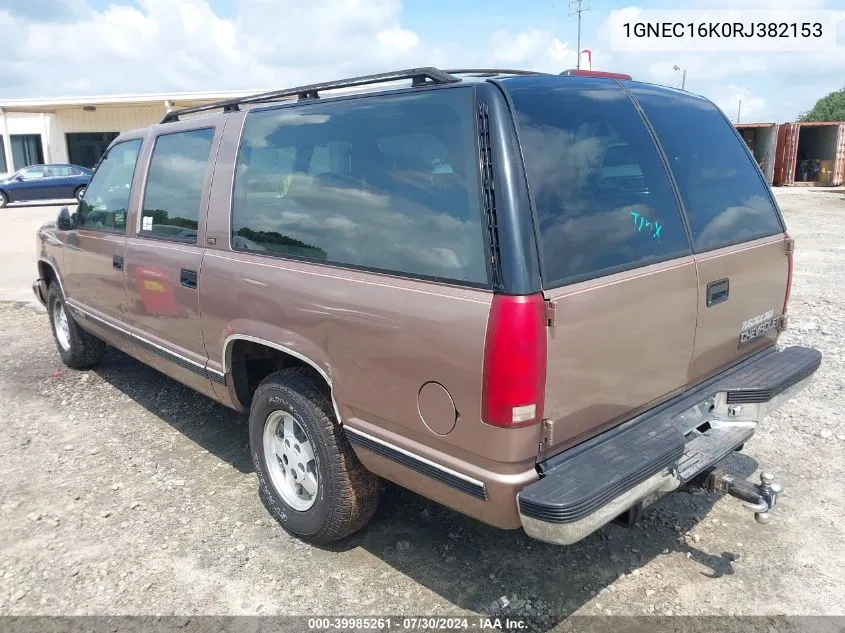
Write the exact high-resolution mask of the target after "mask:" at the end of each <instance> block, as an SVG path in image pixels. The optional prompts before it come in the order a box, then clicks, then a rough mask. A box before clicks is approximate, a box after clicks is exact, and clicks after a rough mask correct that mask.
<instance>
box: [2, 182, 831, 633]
mask: <svg viewBox="0 0 845 633" xmlns="http://www.w3.org/2000/svg"><path fill="white" fill-rule="evenodd" d="M777 193H778V197H779V198H780V201H781V205H782V207H783V209H784V213H785V215H786V217H787V221H788V224H789V228H790V232H791V234H792V235H793V236H794V237H796V239H797V251H796V255H795V262H796V263H795V266H796V272H795V281H794V287H793V294H792V300H791V303H790V314H791V330H790V331H789V332H787V333H786V334H785V335H784V336H783V339H782V341H783V343H785V344H794V343H802V344H808V345H813V346H816V347H818V348H820V349H821V350H822V351H823V352H824V353H825V359H824V363H823V365H822V368H821V370H820V371H819V372H818V374H817V378H816V379H815V381H814V382H813V383H812V385H811V386H810V388H809V389H808V390H806V391H804V392H803V393H801V394H800V395H798V396H797V397H796V398H795V399H793V400H791V401H790V402H789V403H788V404H787V405H786V406H785V407H784V408H782V409H780V410H779V411H777V412H776V413H775V414H774V415H773V416H772V417H770V418H769V419H768V420H767V423H766V424H765V425H764V427H763V428H762V429H761V430H759V431H758V434H757V435H756V436H755V438H754V439H753V440H752V441H751V442H749V444H748V445H747V447H746V454H745V455H734V456H732V457H731V458H730V460H731V465H732V467H733V468H734V469H736V470H737V471H738V472H740V473H742V474H744V475H746V476H748V477H754V478H755V479H756V474H755V473H756V472H757V471H758V470H759V468H760V467H763V466H765V467H766V468H767V469H771V470H773V471H774V472H776V474H777V475H778V478H779V480H780V481H781V482H782V483H783V484H784V485H785V487H786V490H785V493H784V494H783V496H782V497H781V500H780V501H779V503H778V509H777V513H776V518H775V520H774V521H773V523H772V524H771V525H770V526H767V527H760V526H758V525H757V524H756V523H755V522H754V520H753V518H752V515H751V513H750V512H748V511H747V510H745V509H743V508H742V507H741V504H740V503H739V502H737V501H736V500H733V499H722V498H718V497H717V496H715V495H710V494H703V493H696V494H693V493H689V492H680V493H677V494H675V495H672V496H670V497H668V498H665V499H664V500H662V501H661V502H659V503H658V504H657V505H656V507H655V508H654V509H653V511H652V512H651V513H650V514H648V515H647V516H646V517H645V518H644V520H643V521H642V522H641V524H640V525H638V526H637V527H635V528H634V529H625V528H622V527H618V526H609V527H607V528H605V529H603V530H601V531H600V532H598V533H596V534H594V535H593V536H591V537H589V538H588V539H586V540H585V541H583V542H581V543H579V544H576V545H574V546H571V547H557V546H552V545H546V544H543V543H540V542H537V541H534V540H531V539H529V538H528V537H526V536H525V534H524V533H522V532H521V531H515V532H507V531H499V530H495V529H492V528H489V527H487V526H484V525H482V524H480V523H477V522H475V521H473V520H471V519H468V518H465V517H463V516H461V515H459V514H457V513H455V512H452V511H450V510H447V509H445V508H442V507H440V506H438V505H436V504H433V503H430V502H428V501H426V500H424V499H422V498H420V497H418V496H416V495H414V494H412V493H410V492H407V491H404V490H401V489H398V488H396V487H392V486H389V487H388V489H387V491H386V494H385V496H384V498H383V502H382V505H381V508H380V510H379V512H378V514H377V516H376V518H375V520H374V521H373V523H372V524H371V526H370V527H368V528H367V529H365V530H363V531H362V532H361V533H360V534H358V535H356V536H354V537H352V538H350V539H348V541H346V542H344V543H343V544H342V545H341V546H338V547H333V548H316V547H312V546H310V545H306V544H304V543H301V542H299V541H298V540H296V539H294V538H291V537H290V536H288V535H287V534H286V533H285V532H284V531H283V530H282V529H281V528H280V527H279V526H278V525H277V524H276V523H275V522H273V521H272V520H271V519H270V518H269V516H268V514H267V513H266V512H265V510H264V508H263V507H262V506H261V504H260V503H259V501H258V498H257V494H256V480H255V476H254V474H253V473H252V466H251V463H250V459H249V452H248V447H247V430H246V425H245V424H244V419H243V418H242V417H240V416H238V415H236V414H234V413H232V412H230V411H228V410H227V409H224V408H223V407H221V406H219V405H217V404H215V403H213V402H212V401H210V400H208V399H206V398H204V397H202V396H199V395H197V394H195V393H193V392H191V391H190V390H188V389H187V388H184V387H182V386H181V385H179V384H177V383H176V382H174V381H172V380H170V379H168V378H165V377H164V376H162V375H161V374H158V373H157V372H155V371H154V370H152V369H149V368H147V367H145V366H143V365H141V364H139V363H137V362H136V361H134V360H132V359H130V358H129V357H127V356H125V355H123V354H121V353H119V352H115V351H110V352H109V353H108V354H107V356H106V359H105V360H104V362H103V364H102V365H101V366H100V367H98V368H97V369H95V370H93V371H85V372H75V371H69V370H66V369H65V368H64V367H63V366H62V364H61V362H60V360H59V357H58V355H57V353H56V351H55V349H54V345H53V341H52V339H51V337H50V333H49V329H48V325H47V319H46V317H45V315H44V313H43V312H39V311H36V310H33V309H32V308H30V307H26V306H24V305H21V304H13V303H4V304H0V365H1V366H2V367H3V371H2V374H0V417H2V419H3V421H4V426H3V430H2V432H0V481H2V488H0V614H13V615H27V614H43V615H51V614H65V615H68V614H79V615H81V614H231V615H237V614H274V615H283V614H301V615H326V614H335V615H353V614H354V615H373V614H418V615H419V614H437V615H448V614H461V613H467V614H468V613H496V614H498V615H522V616H525V615H527V616H532V617H534V618H536V619H537V620H538V621H539V623H540V627H539V628H541V629H542V630H547V629H551V628H554V627H556V626H558V625H563V624H564V623H563V621H564V620H565V619H566V618H567V617H568V616H570V615H572V614H577V615H591V614H613V615H622V614H625V615H643V614H646V615H651V614H663V615H669V614H708V615H728V614H730V615H737V614H741V615H775V614H788V615H798V614H828V615H830V614H840V615H845V601H843V600H842V597H843V596H845V577H843V575H842V570H843V569H845V548H843V546H842V543H843V537H845V528H843V525H842V518H843V516H845V502H843V496H845V487H844V486H843V481H845V477H843V475H845V459H843V457H845V428H843V427H842V426H841V425H840V423H839V420H840V413H841V411H842V409H843V408H845V395H844V394H845V371H843V366H842V363H843V360H842V352H843V347H845V306H843V297H845V277H844V276H843V271H844V270H845V266H843V263H845V240H843V238H845V194H843V192H842V191H841V190H840V191H838V192H828V191H809V192H808V191H795V190H779V191H778V192H777Z"/></svg>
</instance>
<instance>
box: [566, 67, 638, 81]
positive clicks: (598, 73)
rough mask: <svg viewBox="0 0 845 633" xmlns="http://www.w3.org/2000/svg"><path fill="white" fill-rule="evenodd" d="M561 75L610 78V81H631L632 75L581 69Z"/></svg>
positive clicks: (573, 69) (574, 69)
mask: <svg viewBox="0 0 845 633" xmlns="http://www.w3.org/2000/svg"><path fill="white" fill-rule="evenodd" d="M560 74H561V75H566V76H571V75H577V76H579V77H609V78H610V79H630V78H631V75H626V74H624V73H606V72H603V71H601V70H581V69H580V68H570V69H569V70H564V71H563V72H562V73H560Z"/></svg>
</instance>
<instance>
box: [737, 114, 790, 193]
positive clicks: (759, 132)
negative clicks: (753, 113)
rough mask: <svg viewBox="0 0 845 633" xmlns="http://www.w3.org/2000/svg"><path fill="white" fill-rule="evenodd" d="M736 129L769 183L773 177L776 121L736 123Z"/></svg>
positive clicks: (776, 138) (776, 131)
mask: <svg viewBox="0 0 845 633" xmlns="http://www.w3.org/2000/svg"><path fill="white" fill-rule="evenodd" d="M736 127H737V130H739V133H740V135H741V136H742V138H743V139H744V140H745V142H746V144H747V145H748V149H750V150H751V153H752V154H754V158H755V160H756V161H757V164H758V165H759V166H760V170H761V171H762V172H763V175H764V176H765V177H766V182H767V183H769V184H770V185H771V184H772V183H773V182H774V177H775V150H776V149H777V140H778V128H779V127H780V126H779V125H778V124H777V123H738V124H737V126H736Z"/></svg>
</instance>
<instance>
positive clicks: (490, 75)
mask: <svg viewBox="0 0 845 633" xmlns="http://www.w3.org/2000/svg"><path fill="white" fill-rule="evenodd" d="M413 73H423V74H425V73H430V74H431V76H433V77H434V80H433V81H430V82H426V83H425V84H421V85H420V87H423V88H425V89H435V90H436V89H440V88H453V87H456V86H460V85H469V84H477V83H483V82H487V81H493V80H495V81H496V82H501V84H502V85H503V86H504V87H506V88H507V86H509V85H513V86H516V85H520V84H522V85H524V84H534V85H537V86H549V85H551V84H557V83H560V82H579V83H582V84H586V85H589V84H596V83H606V82H608V81H618V82H620V83H622V84H636V85H640V86H649V87H653V88H654V89H658V90H661V91H665V92H666V93H667V94H672V93H679V92H681V91H678V90H677V89H675V88H668V87H664V86H658V85H656V84H647V83H644V82H636V81H633V80H626V79H618V78H616V77H602V76H584V75H571V74H562V73H561V74H554V73H544V72H539V71H530V70H520V69H497V68H468V69H454V70H445V71H444V70H439V69H437V68H419V69H410V70H405V71H396V72H394V73H382V74H380V75H367V76H363V77H353V78H350V79H342V80H337V81H330V82H326V83H323V84H312V85H310V86H301V87H299V88H289V89H285V90H279V91H274V92H269V93H260V94H257V95H250V96H246V97H242V98H234V99H229V100H226V101H220V102H216V103H212V104H207V105H203V106H197V107H193V108H184V109H182V110H174V111H172V112H169V113H168V114H167V115H166V116H165V117H164V119H162V121H161V122H160V123H157V124H154V125H152V126H149V127H148V128H145V129H146V130H150V129H153V130H154V129H156V128H158V127H159V126H168V127H169V126H170V125H171V124H176V123H178V122H185V121H190V120H192V119H195V118H196V119H202V120H203V121H204V122H209V123H210V122H212V121H213V120H214V118H215V117H226V116H228V115H229V114H231V113H234V112H237V111H246V110H251V109H259V108H261V109H263V108H273V107H277V106H279V105H281V104H297V103H303V105H304V104H306V103H314V102H315V101H316V99H314V98H313V95H316V94H317V93H318V90H319V92H320V93H321V94H320V95H319V99H320V100H321V101H322V100H326V101H330V100H333V99H338V98H343V97H348V96H352V95H372V96H376V95H379V94H387V93H390V92H394V91H398V90H408V89H410V88H411V87H412V86H414V85H416V84H415V83H414V82H413V81H412V77H416V76H415V75H413ZM322 93H326V94H325V95H324V94H322ZM682 94H684V95H687V96H696V95H692V94H691V93H688V92H683V93H682ZM306 95H308V98H305V97H306ZM700 98H701V97H700ZM181 117H184V118H181ZM138 132H140V130H134V131H132V132H127V133H126V135H127V136H128V135H132V136H135V135H136V134H137V133H138ZM124 138H125V137H124V134H121V136H120V137H119V138H118V139H116V140H123V139H124Z"/></svg>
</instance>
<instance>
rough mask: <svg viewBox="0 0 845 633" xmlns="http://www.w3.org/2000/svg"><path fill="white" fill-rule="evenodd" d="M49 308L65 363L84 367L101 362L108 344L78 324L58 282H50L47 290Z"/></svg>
mask: <svg viewBox="0 0 845 633" xmlns="http://www.w3.org/2000/svg"><path fill="white" fill-rule="evenodd" d="M47 310H48V311H49V314H50V329H51V330H52V331H53V340H54V341H56V348H57V349H58V350H59V356H61V358H62V362H63V363H64V364H65V365H67V366H68V367H70V368H71V369H84V368H85V367H90V366H91V365H96V364H97V363H98V362H100V359H101V358H102V357H103V353H104V352H105V351H106V344H105V343H104V342H103V341H101V340H100V339H98V338H97V337H96V336H94V335H93V334H89V333H88V332H86V331H85V330H83V329H82V328H80V327H79V326H78V325H77V324H76V321H74V320H73V316H72V315H71V314H70V311H69V310H68V309H67V307H66V306H65V299H64V297H63V296H62V292H61V290H60V289H59V286H58V284H55V283H52V284H50V288H49V290H48V291H47Z"/></svg>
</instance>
